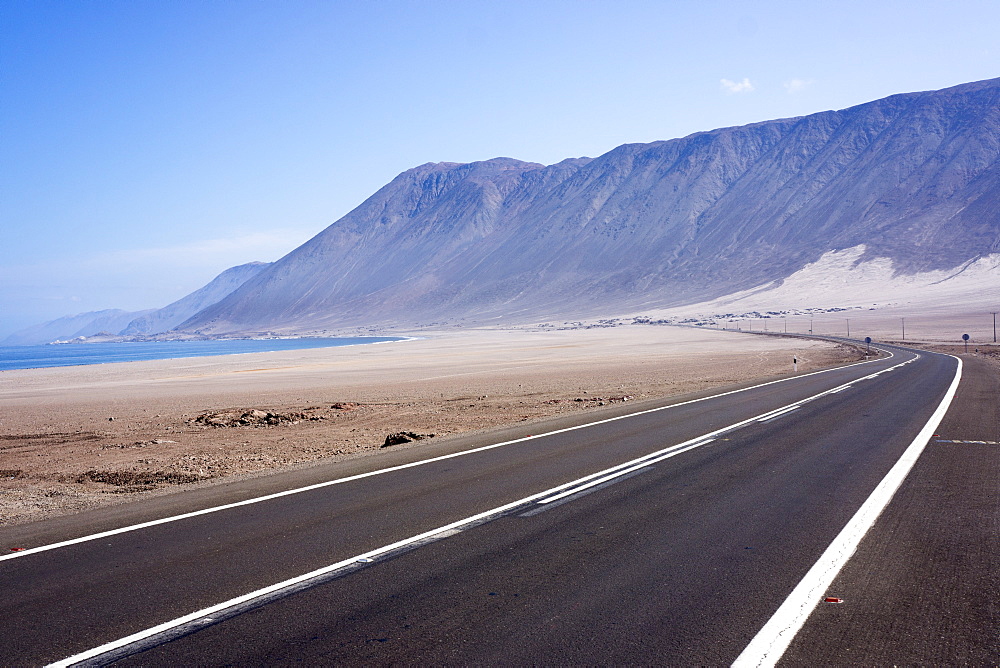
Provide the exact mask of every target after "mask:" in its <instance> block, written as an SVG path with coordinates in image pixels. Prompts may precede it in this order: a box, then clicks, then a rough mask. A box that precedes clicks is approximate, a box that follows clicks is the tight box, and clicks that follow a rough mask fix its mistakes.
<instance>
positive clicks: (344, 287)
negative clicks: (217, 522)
mask: <svg viewBox="0 0 1000 668" xmlns="http://www.w3.org/2000/svg"><path fill="white" fill-rule="evenodd" d="M857 248H861V249H862V250H863V253H862V254H861V256H860V257H858V259H857V262H865V261H868V260H875V259H882V260H887V261H890V262H891V263H892V267H893V271H894V272H895V273H896V274H901V275H907V274H917V273H919V272H933V271H937V270H944V269H951V268H955V267H960V266H962V265H963V264H967V263H969V262H970V261H974V260H976V259H979V258H984V257H988V256H990V255H992V254H996V253H1000V79H991V80H987V81H980V82H974V83H968V84H963V85H959V86H955V87H952V88H947V89H943V90H939V91H930V92H920V93H906V94H899V95H893V96H890V97H887V98H884V99H881V100H877V101H874V102H869V103H866V104H862V105H858V106H855V107H850V108H848V109H843V110H840V111H826V112H821V113H816V114H811V115H808V116H803V117H799V118H789V119H781V120H774V121H766V122H761V123H754V124H751V125H745V126H740V127H731V128H721V129H717V130H712V131H708V132H700V133H696V134H693V135H690V136H688V137H684V138H681V139H673V140H669V141H657V142H653V143H648V144H626V145H623V146H619V147H617V148H615V149H613V150H611V151H609V152H608V153H606V154H604V155H602V156H599V157H597V158H593V159H590V158H573V159H568V160H564V161H562V162H559V163H557V164H553V165H549V166H545V165H540V164H537V163H530V162H522V161H519V160H514V159H511V158H495V159H492V160H485V161H482V162H473V163H467V164H458V163H428V164H425V165H421V166H419V167H416V168H414V169H411V170H408V171H406V172H403V173H402V174H400V175H399V176H398V177H396V178H395V179H393V180H392V181H391V182H390V183H388V184H387V185H385V186H384V187H383V188H381V189H380V190H379V191H378V192H376V193H375V194H374V195H372V196H371V197H370V198H368V199H367V200H366V201H365V202H363V203H362V204H361V205H360V206H358V207H357V208H356V209H354V210H353V211H351V212H350V213H348V214H347V215H346V216H344V217H343V218H341V219H340V220H338V221H336V222H335V223H333V224H332V225H330V226H329V227H328V228H326V229H325V230H323V231H322V232H320V233H319V234H317V235H316V236H315V237H313V238H312V239H311V240H309V241H308V242H306V243H305V244H303V245H302V246H300V247H299V248H297V249H295V250H294V251H292V252H291V253H289V254H288V255H286V256H285V257H283V258H281V259H280V260H278V261H276V262H274V263H272V264H270V265H266V266H263V267H261V268H260V269H259V271H256V272H255V273H254V274H253V275H252V276H250V277H248V278H247V279H246V280H245V281H244V282H241V283H240V284H239V286H238V287H235V288H234V289H232V291H231V292H228V293H227V294H225V295H224V296H222V297H220V298H219V299H217V300H216V301H215V302H214V303H211V304H210V305H206V306H205V307H204V308H201V309H199V310H197V311H196V312H193V313H190V315H189V317H187V318H186V319H185V320H184V321H183V322H176V323H175V320H176V318H175V319H173V320H171V319H169V318H164V319H161V320H156V317H154V316H150V315H145V316H142V317H141V318H140V320H143V319H145V320H144V321H145V322H148V321H149V319H150V318H153V319H154V320H156V322H157V323H158V324H156V325H150V327H147V330H148V329H149V328H152V329H157V328H159V327H165V326H166V325H167V324H175V327H176V331H177V332H183V333H186V334H198V335H209V336H219V335H233V334H249V333H262V332H270V333H286V334H293V333H303V332H322V331H335V330H338V329H344V328H352V327H354V328H357V327H397V328H407V327H419V326H430V325H440V324H446V323H449V324H481V323H515V322H530V321H538V320H545V319H554V318H574V317H575V318H585V317H595V316H605V315H620V314H628V313H638V312H641V311H643V310H644V309H651V308H666V307H671V306H678V305H682V304H692V303H696V302H704V301H708V300H712V299H716V298H719V297H721V296H724V295H728V294H732V293H736V292H740V291H745V290H749V289H753V288H762V289H763V288H766V287H767V286H769V285H770V286H776V285H780V283H781V281H782V280H784V279H785V278H787V277H789V276H791V275H793V274H795V273H796V272H798V271H800V270H802V269H803V268H804V267H806V266H807V265H810V264H811V263H815V262H817V261H818V260H819V259H820V258H821V257H823V256H824V254H827V253H831V252H839V251H844V250H846V249H857ZM998 288H1000V285H998ZM129 327H131V325H129Z"/></svg>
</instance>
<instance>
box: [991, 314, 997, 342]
mask: <svg viewBox="0 0 1000 668" xmlns="http://www.w3.org/2000/svg"><path fill="white" fill-rule="evenodd" d="M991 313H992V314H993V343H996V342H997V312H996V311H991Z"/></svg>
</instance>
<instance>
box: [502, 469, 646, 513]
mask: <svg viewBox="0 0 1000 668" xmlns="http://www.w3.org/2000/svg"><path fill="white" fill-rule="evenodd" d="M653 468H654V467H652V466H643V467H641V468H638V469H636V470H635V471H632V472H631V473H627V474H625V475H622V476H618V477H617V478H613V479H611V480H609V481H607V482H605V483H601V484H600V485H595V486H594V487H589V488H587V489H585V490H583V491H580V492H576V493H575V494H571V495H569V496H567V497H565V498H562V499H559V500H558V501H554V502H553V503H549V504H547V505H542V502H541V501H539V502H538V503H536V504H535V506H534V507H533V508H532V509H531V510H527V511H525V512H523V513H519V514H518V517H534V516H535V515H538V514H539V513H544V512H545V511H546V510H552V509H553V508H558V507H559V506H561V505H563V504H564V503H572V502H573V501H576V500H577V499H579V498H581V497H584V496H588V495H590V494H593V493H594V492H598V491H600V490H602V489H605V488H607V487H611V486H612V485H614V484H617V483H619V482H622V481H624V480H628V479H629V478H634V477H636V476H637V475H642V474H643V473H648V472H650V471H652V470H653Z"/></svg>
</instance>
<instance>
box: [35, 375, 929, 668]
mask: <svg viewBox="0 0 1000 668" xmlns="http://www.w3.org/2000/svg"><path fill="white" fill-rule="evenodd" d="M829 393H830V391H829V390H825V391H823V392H820V393H819V394H816V395H813V396H812V397H809V398H808V399H804V400H801V401H798V402H796V404H795V405H796V406H797V405H799V404H802V403H805V402H808V401H812V400H814V399H817V398H819V397H822V396H825V395H827V394H829ZM654 410H659V409H654ZM778 410H779V411H780V410H782V409H778ZM644 412H650V411H644ZM773 412H775V411H769V413H773ZM767 414H768V413H764V414H762V415H767ZM935 414H936V413H935ZM760 417H761V415H757V416H754V417H752V418H749V419H746V420H741V421H739V422H735V423H733V424H731V425H729V426H726V427H722V428H721V429H717V430H715V431H712V432H709V433H707V434H703V435H701V436H698V437H696V438H692V439H690V440H687V441H684V442H683V443H678V444H676V445H672V446H669V447H667V448H664V449H663V450H659V451H657V452H653V453H650V454H647V455H644V456H642V457H639V458H637V459H633V460H631V461H628V462H625V463H624V464H618V465H616V466H612V467H610V468H607V469H604V470H603V471H598V472H597V473H591V474H590V475H586V476H584V477H582V478H578V479H577V480H573V481H571V482H568V483H564V484H562V485H557V486H556V487H552V488H551V489H547V490H545V491H543V492H538V493H536V494H531V495H530V496H526V497H524V498H522V499H518V500H517V501H511V502H510V503H506V504H504V505H502V506H497V507H496V508H493V509H491V510H486V511H483V512H481V513H478V514H476V515H472V516H470V517H466V518H464V519H460V520H456V521H454V522H451V523H450V524H446V525H444V526H441V527H438V528H436V529H431V530H430V531H425V532H423V533H421V534H417V535H416V536H411V537H409V538H404V539H402V540H399V541H396V542H395V543H391V544H389V545H384V546H382V547H379V548H375V549H373V550H370V551H368V552H364V553H362V554H357V555H354V556H352V557H348V558H347V559H342V560H340V561H338V562H336V563H333V564H330V565H329V566H324V567H322V568H318V569H316V570H313V571H310V572H308V573H305V574H303V575H299V576H297V577H294V578H290V579H288V580H285V581H283V582H279V583H277V584H273V585H269V586H267V587H263V588H261V589H258V590H256V591H252V592H249V593H247V594H243V595H242V596H237V597H236V598H232V599H230V600H228V601H223V602H222V603H217V604H215V605H212V606H209V607H207V608H204V609H202V610H198V611H196V612H192V613H190V614H187V615H184V616H183V617H178V618H177V619H173V620H170V621H167V622H163V623H162V624H158V625H156V626H153V627H150V628H148V629H145V630H142V631H138V632H136V633H133V634H131V635H128V636H125V637H124V638H120V639H118V640H114V641H111V642H109V643H105V644H104V645H101V646H99V647H95V648H93V649H89V650H86V651H84V652H81V653H79V654H75V655H73V656H71V657H68V658H66V659H63V660H61V661H57V662H55V663H52V664H50V666H51V667H63V666H72V665H74V664H77V663H80V662H82V661H87V660H89V659H93V658H94V657H98V656H101V655H103V654H108V653H111V652H116V651H118V650H121V649H122V648H124V647H126V646H128V645H131V644H134V643H140V642H142V641H144V640H148V639H150V638H153V636H157V635H159V634H166V633H167V632H169V631H171V630H173V629H176V628H177V627H180V626H184V625H185V624H190V623H192V622H198V621H199V620H203V619H205V618H208V617H210V616H212V615H215V614H217V613H221V612H223V611H225V610H228V609H231V608H233V607H236V606H240V605H243V604H246V603H248V602H250V601H253V600H254V599H260V598H265V597H268V596H271V595H273V594H275V593H276V592H280V591H281V590H283V589H290V588H294V587H296V586H299V585H301V584H302V583H304V582H307V581H309V580H313V579H316V578H320V577H323V576H327V575H329V574H331V573H334V572H336V571H338V570H341V569H343V568H347V567H349V566H355V567H356V566H357V565H358V563H359V562H361V563H368V562H369V560H372V561H373V560H374V559H375V558H376V557H379V556H382V555H385V554H387V553H390V552H393V551H395V550H399V549H401V548H404V547H408V546H413V545H415V544H419V543H421V542H427V541H431V540H436V539H439V538H441V537H443V536H445V535H452V534H454V533H457V532H459V531H460V530H461V529H463V528H469V527H471V526H475V525H478V524H482V523H483V522H485V521H488V520H489V519H492V518H494V517H496V516H499V515H503V514H505V513H507V512H508V511H510V510H513V509H515V508H519V507H521V506H525V505H528V504H531V503H534V502H538V505H541V504H542V503H545V502H543V501H542V500H543V499H547V502H552V501H556V500H557V499H561V498H563V497H565V496H569V495H572V494H576V493H578V492H581V491H583V490H585V489H587V488H588V487H590V486H592V485H599V484H602V483H606V482H608V481H609V480H611V479H614V478H615V477H617V476H619V475H626V474H628V473H630V472H635V471H637V470H639V469H642V468H645V467H647V466H650V465H652V464H654V463H656V462H658V461H662V460H664V459H668V458H670V457H673V456H675V455H678V454H681V453H682V452H687V451H688V450H693V449H695V448H698V447H701V446H703V445H707V444H709V443H712V442H713V441H714V440H715V437H717V436H718V435H719V434H722V433H725V432H730V431H733V430H734V429H738V428H739V427H742V426H745V425H748V424H751V423H753V422H757V421H758V420H759V418H760ZM612 419H615V418H612ZM594 424H597V423H594ZM928 424H930V423H928ZM936 426H937V425H936V424H935V425H934V427H936ZM926 429H927V428H926V427H925V430H926ZM563 431H568V430H563ZM553 433H558V432H553ZM921 433H923V432H921ZM931 433H933V427H932V428H931ZM522 440H523V439H522ZM911 447H912V446H911ZM904 456H905V455H904ZM883 482H884V481H883ZM136 651H138V650H136Z"/></svg>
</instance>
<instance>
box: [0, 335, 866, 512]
mask: <svg viewBox="0 0 1000 668" xmlns="http://www.w3.org/2000/svg"><path fill="white" fill-rule="evenodd" d="M421 336H422V337H423V338H420V339H417V340H411V341H404V342H398V343H391V344H377V345H364V346H353V347H342V348H324V349H313V350H299V351H285V352H277V353H255V354H244V355H228V356H220V357H202V358H187V359H175V360H158V361H152V362H128V363H117V364H105V365H92V366H77V367H63V368H54V369H31V370H15V371H4V372H0V525H12V524H21V523H25V522H30V521H33V520H37V519H43V518H47V517H53V516H56V515H63V514H68V513H73V512H77V511H80V510H83V509H87V508H93V507H97V506H102V505H109V504H113V503H122V502H126V501H129V500H132V499H136V498H139V497H141V496H143V495H150V494H163V493H173V492H177V491H180V490H183V489H189V488H191V487H192V486H200V485H206V484H213V483H214V482H217V481H220V480H225V479H232V478H233V476H245V475H263V474H267V473H268V472H273V471H277V470H282V469H286V468H289V467H295V466H303V465H308V464H309V463H310V462H318V461H330V460H331V459H337V458H348V457H358V456H366V455H373V454H376V453H378V452H380V451H382V448H383V446H384V444H385V442H386V438H387V436H388V435H390V434H394V433H399V432H410V433H411V434H415V435H419V436H423V437H425V438H434V439H446V438H448V437H449V436H450V435H454V434H461V433H469V432H474V431H484V430H489V429H492V428H496V427H501V426H509V425H514V424H518V423H524V424H525V425H526V427H528V426H530V424H531V423H532V422H533V421H537V420H540V419H543V418H547V417H551V416H556V415H561V414H566V413H571V412H578V411H586V410H593V411H599V410H601V407H602V406H608V405H612V404H620V403H622V402H624V401H639V400H643V399H652V398H659V397H668V396H672V395H679V394H685V393H689V392H695V391H700V390H705V389H709V388H714V387H719V386H724V385H730V384H734V383H740V382H746V381H749V380H753V379H757V378H767V377H772V376H780V375H785V374H790V373H791V372H792V365H791V361H792V358H793V356H794V357H797V358H798V359H799V373H802V372H805V371H808V370H810V369H815V368H819V367H823V366H828V365H832V364H838V363H844V362H848V361H852V360H854V359H857V357H858V354H859V353H858V351H857V350H855V349H852V348H848V347H844V346H837V345H833V344H828V343H821V342H815V341H806V340H801V339H783V338H774V337H761V336H748V335H745V334H738V333H732V332H720V331H711V330H700V329H695V328H683V327H666V326H652V325H645V326H642V325H636V326H619V327H613V328H601V327H594V328H577V329H562V330H560V329H555V328H550V329H548V330H538V329H516V330H514V329H511V330H503V329H482V330H463V331H453V332H446V333H442V332H438V333H425V334H421ZM526 433H530V432H526ZM432 434H433V437H432V436H431V435H432ZM410 438H412V436H410ZM422 442H425V441H423V440H422V439H417V440H413V441H411V442H409V443H405V444H400V445H396V446H390V447H419V446H420V444H421V443H422ZM436 442H440V441H439V440H438V441H436Z"/></svg>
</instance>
